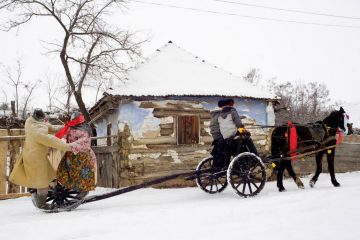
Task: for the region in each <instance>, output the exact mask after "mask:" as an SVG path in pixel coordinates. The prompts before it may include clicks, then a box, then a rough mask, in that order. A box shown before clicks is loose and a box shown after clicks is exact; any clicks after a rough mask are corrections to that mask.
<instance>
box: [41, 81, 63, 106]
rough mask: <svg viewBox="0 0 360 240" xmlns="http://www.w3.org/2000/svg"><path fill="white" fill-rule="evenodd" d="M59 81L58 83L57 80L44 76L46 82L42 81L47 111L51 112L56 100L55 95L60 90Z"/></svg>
mask: <svg viewBox="0 0 360 240" xmlns="http://www.w3.org/2000/svg"><path fill="white" fill-rule="evenodd" d="M59 81H60V80H59V79H55V78H52V77H50V76H46V80H45V81H44V87H45V90H46V93H47V98H48V110H49V111H50V112H52V108H53V105H54V103H53V102H54V99H55V98H56V95H57V94H58V93H59V91H60V88H59V86H58V82H59Z"/></svg>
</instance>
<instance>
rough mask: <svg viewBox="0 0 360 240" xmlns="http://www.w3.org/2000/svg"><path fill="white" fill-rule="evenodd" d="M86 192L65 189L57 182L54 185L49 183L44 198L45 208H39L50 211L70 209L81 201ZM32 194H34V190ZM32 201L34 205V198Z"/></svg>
mask: <svg viewBox="0 0 360 240" xmlns="http://www.w3.org/2000/svg"><path fill="white" fill-rule="evenodd" d="M87 193H88V192H79V191H75V190H71V189H67V188H65V187H64V186H62V185H61V184H59V183H57V184H56V185H55V186H51V185H50V186H49V190H48V194H47V198H46V205H47V206H46V209H42V208H41V209H40V210H41V211H44V212H51V213H52V212H64V211H71V210H73V209H75V208H77V207H78V206H80V205H81V204H82V203H83V201H84V199H85V196H86V195H87ZM33 194H36V191H35V193H33ZM33 203H34V205H35V206H36V204H35V202H34V200H33ZM36 207H37V206H36Z"/></svg>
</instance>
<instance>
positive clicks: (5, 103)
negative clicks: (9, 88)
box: [0, 89, 9, 116]
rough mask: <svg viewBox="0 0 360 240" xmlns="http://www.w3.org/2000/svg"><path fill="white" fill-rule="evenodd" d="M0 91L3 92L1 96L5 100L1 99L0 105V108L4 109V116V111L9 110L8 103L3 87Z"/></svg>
mask: <svg viewBox="0 0 360 240" xmlns="http://www.w3.org/2000/svg"><path fill="white" fill-rule="evenodd" d="M1 91H2V92H3V96H4V98H5V100H4V101H3V103H2V104H1V105H0V110H3V111H4V116H5V115H6V111H7V110H9V104H8V99H7V93H6V92H5V90H4V89H1Z"/></svg>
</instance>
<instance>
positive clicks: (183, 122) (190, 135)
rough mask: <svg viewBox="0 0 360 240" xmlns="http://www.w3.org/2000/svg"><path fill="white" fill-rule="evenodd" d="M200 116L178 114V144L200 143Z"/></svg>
mask: <svg viewBox="0 0 360 240" xmlns="http://www.w3.org/2000/svg"><path fill="white" fill-rule="evenodd" d="M199 122H200V119H199V117H198V116H178V131H177V133H178V134H177V136H178V144H197V143H199Z"/></svg>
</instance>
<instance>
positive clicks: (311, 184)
mask: <svg viewBox="0 0 360 240" xmlns="http://www.w3.org/2000/svg"><path fill="white" fill-rule="evenodd" d="M315 183H316V181H315V180H313V179H311V180H310V182H309V185H310V187H311V188H313V187H314V186H315Z"/></svg>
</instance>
